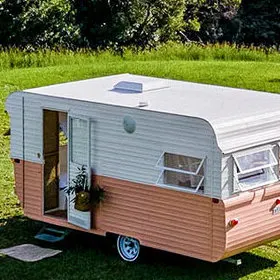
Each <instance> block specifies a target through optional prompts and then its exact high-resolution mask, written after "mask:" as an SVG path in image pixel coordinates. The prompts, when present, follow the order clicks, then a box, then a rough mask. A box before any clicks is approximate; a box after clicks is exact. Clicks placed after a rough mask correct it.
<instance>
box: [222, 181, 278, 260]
mask: <svg viewBox="0 0 280 280" xmlns="http://www.w3.org/2000/svg"><path fill="white" fill-rule="evenodd" d="M279 195H280V184H275V185H273V186H269V187H267V188H262V189H258V190H255V191H250V192H244V193H241V194H240V195H239V196H237V197H234V198H230V199H227V200H225V201H224V204H225V211H226V220H225V221H226V225H227V224H228V222H229V221H230V220H231V219H234V218H238V219H239V223H238V225H237V226H235V227H233V228H230V227H228V228H227V233H226V254H225V256H224V257H228V256H231V255H234V254H237V253H239V252H242V251H245V250H248V249H250V248H253V247H255V246H257V245H259V244H262V243H265V242H267V241H269V240H273V239H277V238H279V237H280V214H276V215H273V214H272V211H273V208H274V207H275V206H276V204H275V201H276V198H279Z"/></svg>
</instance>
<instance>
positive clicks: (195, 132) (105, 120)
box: [24, 93, 221, 197]
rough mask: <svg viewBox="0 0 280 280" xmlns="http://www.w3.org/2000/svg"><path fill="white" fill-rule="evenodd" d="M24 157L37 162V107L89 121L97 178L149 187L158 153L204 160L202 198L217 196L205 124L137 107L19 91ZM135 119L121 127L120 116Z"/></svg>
mask: <svg viewBox="0 0 280 280" xmlns="http://www.w3.org/2000/svg"><path fill="white" fill-rule="evenodd" d="M25 104H26V106H25V134H24V137H25V143H26V144H25V148H26V150H25V159H26V160H29V161H33V162H42V159H40V158H38V153H40V154H42V108H43V107H45V108H48V109H56V110H62V111H70V112H71V114H73V115H74V114H81V115H83V116H87V117H90V118H91V119H92V121H93V122H94V125H93V129H92V140H93V141H92V153H91V154H92V166H93V168H94V169H95V171H96V172H97V174H99V175H104V176H110V177H115V178H120V179H125V180H131V181H134V182H142V183H148V184H154V183H155V182H156V180H157V178H158V176H159V172H160V171H159V170H158V169H157V168H156V167H155V165H156V162H157V160H158V159H159V157H160V156H161V154H162V152H164V151H167V152H170V153H178V154H185V155H190V156H193V157H205V156H207V161H206V176H205V180H206V186H205V194H206V195H208V196H213V197H220V193H221V190H220V183H221V172H220V170H221V163H220V157H221V154H220V152H219V149H218V147H217V144H216V140H215V135H214V132H213V130H212V128H211V126H210V125H209V124H208V123H206V122H205V121H203V120H200V119H196V118H188V117H182V116H176V115H168V114H162V113H156V112H150V111H149V112H148V111H144V110H141V109H132V108H130V109H129V108H123V107H116V106H108V105H102V104H95V103H88V102H81V101H77V100H65V99H58V98H54V97H47V96H40V95H39V96H38V95H33V94H27V93H25ZM126 115H130V116H131V117H133V118H134V119H135V121H136V131H135V133H133V134H128V133H127V132H125V131H124V129H123V118H124V116H126Z"/></svg>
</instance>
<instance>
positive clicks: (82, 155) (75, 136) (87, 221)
mask: <svg viewBox="0 0 280 280" xmlns="http://www.w3.org/2000/svg"><path fill="white" fill-rule="evenodd" d="M68 127H69V134H68V136H69V140H68V141H69V149H68V153H69V154H68V159H69V161H68V164H69V166H68V170H69V172H68V184H73V179H75V177H76V176H77V173H78V171H79V168H82V167H83V166H84V167H85V168H86V172H87V176H88V185H89V186H91V155H90V151H91V149H90V147H91V125H90V120H89V119H87V118H84V117H80V116H73V115H70V114H69V118H68ZM74 198H75V193H73V194H70V195H69V197H68V211H67V214H68V215H67V219H68V222H69V223H71V224H74V225H76V226H79V227H82V228H85V229H90V228H91V211H87V212H82V211H78V210H76V209H75V208H74V206H75V202H74V201H73V199H74Z"/></svg>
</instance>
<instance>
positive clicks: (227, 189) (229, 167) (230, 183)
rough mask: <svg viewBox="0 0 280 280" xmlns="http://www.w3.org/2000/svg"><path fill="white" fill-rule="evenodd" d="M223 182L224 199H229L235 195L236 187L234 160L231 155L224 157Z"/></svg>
mask: <svg viewBox="0 0 280 280" xmlns="http://www.w3.org/2000/svg"><path fill="white" fill-rule="evenodd" d="M221 181H222V182H221V186H222V198H223V199H227V198H229V197H230V196H231V195H232V194H233V192H234V186H235V185H236V183H235V181H234V176H233V158H232V156H231V155H224V156H223V157H222V168H221Z"/></svg>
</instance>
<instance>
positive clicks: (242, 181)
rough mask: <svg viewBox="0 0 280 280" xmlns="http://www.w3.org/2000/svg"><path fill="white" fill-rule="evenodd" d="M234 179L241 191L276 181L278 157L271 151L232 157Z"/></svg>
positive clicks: (266, 150)
mask: <svg viewBox="0 0 280 280" xmlns="http://www.w3.org/2000/svg"><path fill="white" fill-rule="evenodd" d="M233 157H234V161H235V165H236V170H237V174H236V176H235V179H236V181H237V184H238V187H239V189H240V190H241V191H245V190H249V189H253V188H256V187H260V186H264V185H268V184H271V183H274V182H276V181H278V172H277V169H278V159H277V158H278V157H276V156H275V154H274V151H273V150H272V149H264V150H261V151H256V152H252V151H251V152H250V151H248V152H247V153H244V154H240V155H234V156H233Z"/></svg>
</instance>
